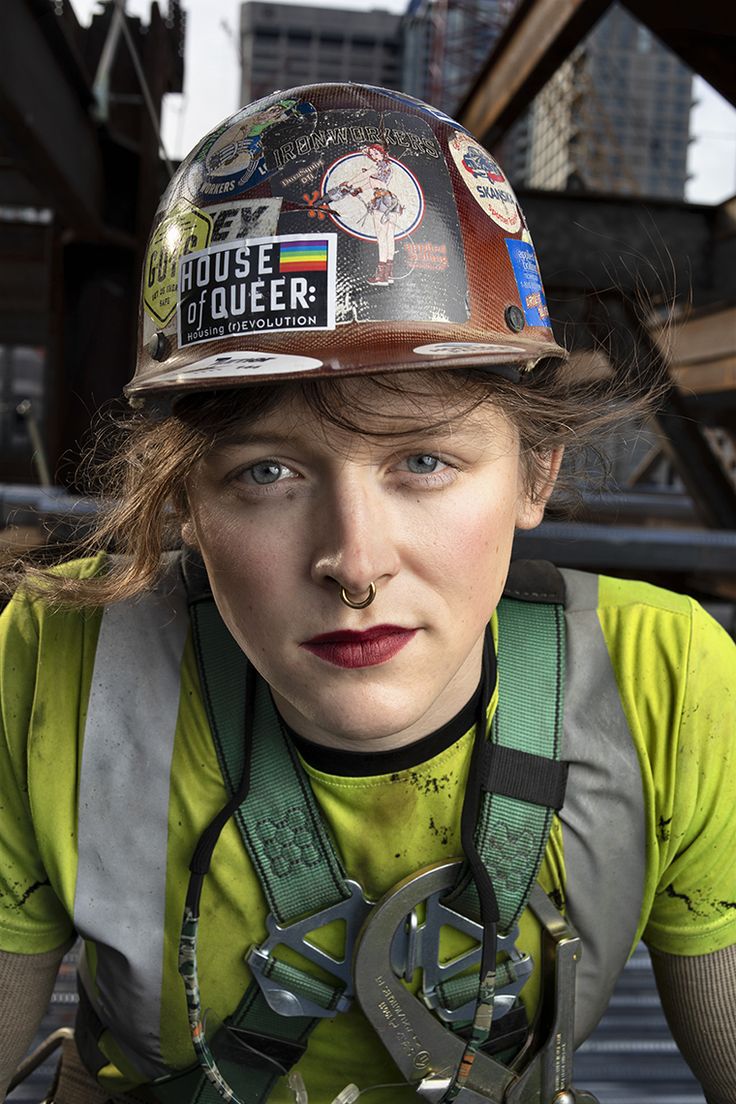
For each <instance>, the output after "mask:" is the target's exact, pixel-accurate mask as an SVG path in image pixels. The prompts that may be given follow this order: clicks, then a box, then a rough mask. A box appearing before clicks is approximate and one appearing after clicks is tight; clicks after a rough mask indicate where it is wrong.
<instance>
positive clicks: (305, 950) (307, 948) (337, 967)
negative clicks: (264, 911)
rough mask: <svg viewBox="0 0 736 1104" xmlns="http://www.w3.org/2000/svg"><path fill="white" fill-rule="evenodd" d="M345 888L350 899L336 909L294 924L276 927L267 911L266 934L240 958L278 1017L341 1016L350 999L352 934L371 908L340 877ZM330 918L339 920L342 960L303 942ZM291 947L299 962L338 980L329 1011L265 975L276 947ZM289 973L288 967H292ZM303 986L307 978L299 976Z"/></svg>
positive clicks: (354, 884)
mask: <svg viewBox="0 0 736 1104" xmlns="http://www.w3.org/2000/svg"><path fill="white" fill-rule="evenodd" d="M345 885H346V886H347V887H348V889H349V890H350V896H349V897H347V898H346V899H345V900H344V901H338V902H337V904H336V905H330V906H329V907H328V908H326V909H322V911H321V912H317V913H315V914H313V915H312V916H307V917H306V918H305V919H304V920H297V921H295V922H294V923H293V924H287V925H285V926H283V927H282V926H281V924H279V923H278V921H277V920H276V917H275V916H274V915H273V913H271V914H269V916H268V917H267V918H266V927H267V928H268V933H269V934H268V936H267V938H266V939H265V940H264V941H263V943H261V945H260V947H252V948H251V949H250V951H248V954H247V956H246V961H247V963H248V965H249V966H250V969H251V971H252V973H253V977H254V978H255V980H256V981H257V982H258V985H259V986H260V989H261V992H262V993H263V996H264V998H265V1000H266V1003H267V1004H268V1006H269V1008H271V1009H273V1011H274V1012H277V1013H278V1014H279V1015H280V1016H309V1017H311V1018H314V1019H331V1018H332V1017H334V1016H336V1015H337V1014H338V1012H347V1010H348V1008H350V1005H351V1004H352V1001H353V997H354V996H355V986H354V982H353V948H354V946H355V941H356V939H357V938H358V934H359V932H360V930H361V928H362V926H363V921H364V920H365V918H366V916H367V915H368V913H369V912H370V910H371V909H372V907H373V904H372V903H371V902H370V901H367V900H366V899H365V897H364V896H363V890H362V888H361V887H360V886H359V885H358V883H357V882H354V881H351V880H349V879H346V881H345ZM333 920H344V921H345V949H344V953H343V957H342V958H334V957H333V956H332V955H330V954H328V953H327V951H323V950H321V949H320V948H319V947H317V946H315V945H314V944H313V943H310V942H309V938H308V937H309V935H310V934H311V933H312V932H314V931H317V930H318V929H319V928H323V927H326V926H327V924H331V923H332V922H333ZM280 945H281V946H284V947H291V949H292V950H294V951H297V952H298V953H299V954H300V955H302V956H303V957H304V958H306V959H308V960H309V961H310V962H313V963H314V964H315V965H316V966H320V967H321V968H322V969H323V970H326V971H327V972H328V973H329V974H331V975H332V976H333V977H335V978H336V979H337V980H338V983H339V984H338V985H337V986H336V987H334V990H333V997H334V1002H333V1003H332V1004H331V1006H330V1007H325V1006H324V1005H321V1004H318V1003H317V1001H315V1000H313V999H312V998H311V997H309V996H308V995H307V993H306V992H304V993H299V992H295V991H294V988H293V979H292V984H291V985H290V986H288V987H287V985H288V983H286V982H284V980H283V979H280V978H276V977H270V976H269V971H270V970H271V969H272V967H273V963H274V961H275V960H274V957H273V954H272V952H273V951H274V949H275V948H276V947H278V946H280ZM292 972H294V971H293V968H292ZM304 977H305V982H306V984H305V988H306V987H307V985H309V983H310V979H309V978H308V976H307V975H306V974H305V975H304Z"/></svg>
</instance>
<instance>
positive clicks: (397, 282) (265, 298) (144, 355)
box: [128, 84, 565, 397]
mask: <svg viewBox="0 0 736 1104" xmlns="http://www.w3.org/2000/svg"><path fill="white" fill-rule="evenodd" d="M564 355H565V354H564V350H562V349H561V348H560V347H559V346H558V345H557V343H556V341H555V338H554V335H553V333H552V328H551V325H550V319H549V314H548V311H547V307H546V302H545V298H544V290H543V287H542V282H541V277H540V273H539V267H538V264H537V259H536V255H535V252H534V246H533V244H532V240H531V235H530V232H529V228H528V227H527V224H526V221H525V219H524V215H523V212H522V210H521V207H520V206H519V203H518V201H517V199H516V196H515V194H514V192H513V188H512V186H511V184H510V183H509V181H508V180H507V179H506V177H505V175H504V173H503V170H502V169H501V167H500V166H499V165H498V163H497V162H496V161H495V160H494V158H493V157H492V156H491V155H490V153H489V152H488V151H487V150H485V149H483V147H482V146H481V145H480V143H479V142H477V141H476V140H475V139H474V138H473V137H472V136H471V135H470V134H468V133H467V132H466V131H465V130H463V128H462V127H460V125H459V124H458V123H456V122H454V121H453V120H452V119H450V118H449V117H448V116H446V115H444V114H443V113H442V112H439V111H436V110H435V109H433V108H430V107H428V106H427V105H425V104H422V103H420V102H419V101H416V100H413V99H412V98H411V97H408V96H405V95H403V94H401V93H398V92H390V91H387V90H385V89H378V88H373V87H369V86H363V85H339V84H324V85H311V86H304V87H300V88H294V89H290V90H288V91H285V92H279V93H277V94H275V95H273V96H270V97H267V98H266V99H263V100H259V101H257V102H256V103H254V104H251V105H249V106H248V107H246V108H243V109H242V110H240V111H239V112H237V113H236V114H235V115H233V116H231V117H230V118H229V119H226V120H225V121H224V122H223V123H222V124H220V126H218V127H216V128H215V129H214V130H213V131H212V132H211V133H210V134H208V135H207V136H206V137H205V138H204V139H203V140H202V141H201V142H200V143H199V145H198V146H197V147H195V149H194V150H193V151H192V153H191V154H190V156H189V157H188V158H187V159H186V160H185V161H184V162H183V163H182V165H181V167H180V168H179V170H178V171H177V173H176V175H175V176H174V178H173V179H172V181H171V184H170V186H169V188H168V189H167V192H166V194H165V195H164V197H163V199H162V202H161V204H160V207H159V211H158V213H157V216H156V220H155V223H154V227H153V230H152V233H151V237H150V240H149V243H148V248H147V253H146V259H145V263H144V270H143V279H142V293H141V310H140V327H139V349H138V366H137V370H136V374H135V377H134V379H133V381H132V382H131V384H130V385H129V387H128V394H129V395H130V396H131V397H135V396H139V395H143V394H145V393H146V392H150V391H152V390H167V389H171V388H173V389H183V388H189V387H196V388H202V387H216V386H223V385H226V386H229V385H232V384H234V383H236V384H237V383H247V382H249V381H256V382H261V381H263V380H269V379H278V378H298V377H300V376H307V375H314V376H327V375H333V374H334V373H341V372H342V373H350V374H355V373H360V372H372V371H379V370H380V371H384V370H390V369H412V368H414V369H416V368H422V367H437V368H440V367H453V366H455V367H458V366H462V365H471V364H474V365H475V364H501V363H509V364H514V365H518V366H520V367H522V368H527V367H531V366H533V365H534V364H535V363H536V362H537V361H538V360H539V359H540V358H542V357H545V356H553V357H562V356H564Z"/></svg>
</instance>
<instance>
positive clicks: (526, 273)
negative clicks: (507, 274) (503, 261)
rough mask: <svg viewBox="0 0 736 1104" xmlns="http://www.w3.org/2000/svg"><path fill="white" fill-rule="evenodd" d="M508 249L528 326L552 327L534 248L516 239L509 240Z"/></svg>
mask: <svg viewBox="0 0 736 1104" xmlns="http://www.w3.org/2000/svg"><path fill="white" fill-rule="evenodd" d="M506 248H507V249H508V251H509V257H510V258H511V265H512V267H513V270H514V279H515V280H516V286H517V288H518V289H519V298H520V299H521V309H522V310H523V311H524V317H525V318H526V320H527V323H528V325H530V326H551V325H552V323H551V322H550V320H549V311H548V310H547V301H546V299H545V298H544V288H543V287H542V277H541V274H540V272H539V264H538V262H537V255H536V253H535V252H534V246H533V245H531V244H530V243H529V242H525V241H518V239H516V238H507V239H506Z"/></svg>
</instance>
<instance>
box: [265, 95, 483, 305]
mask: <svg viewBox="0 0 736 1104" xmlns="http://www.w3.org/2000/svg"><path fill="white" fill-rule="evenodd" d="M286 134H287V128H285V127H284V128H282V129H281V131H276V130H274V131H273V132H269V134H267V135H266V136H265V137H264V143H263V144H264V151H265V160H266V166H267V168H268V169H269V170H271V169H272V170H273V175H272V176H271V188H272V190H273V191H274V192H278V193H280V194H283V197H284V202H283V205H282V208H281V215H280V218H279V229H280V230H281V231H282V232H283V231H285V230H287V229H288V230H293V231H295V232H300V233H301V232H306V231H308V230H311V231H312V232H315V231H318V230H319V228H320V224H322V225H323V226H327V227H330V229H332V228H333V227H336V228H337V230H338V231H339V241H340V251H339V254H338V257H337V306H336V318H337V322H338V324H339V323H342V322H346V323H349V322H404V321H406V322H409V321H412V322H465V321H467V319H468V317H469V309H468V284H467V273H466V268H465V253H464V249H463V241H462V234H461V231H460V224H459V219H458V213H457V207H456V205H455V196H454V193H453V190H452V183H451V181H450V176H449V173H448V169H447V165H446V163H445V158H444V155H443V152H442V149H441V148H440V145H439V143H438V142H437V139H436V138H435V136H434V133H433V131H432V128H431V126H430V125H429V123H428V122H427V121H426V119H422V118H420V117H418V116H415V115H410V114H408V113H407V112H406V111H380V112H379V111H375V110H372V109H367V108H366V109H358V110H354V111H345V110H334V111H320V112H319V114H318V115H317V118H316V121H315V125H314V128H313V130H311V132H310V133H309V134H304V135H302V136H301V137H297V138H296V139H294V140H291V139H290V140H289V141H285V140H284V139H285V136H286ZM318 164H319V165H322V166H323V169H322V175H321V177H319V178H318V179H315V178H314V175H313V174H314V171H315V167H316V166H317V165H318Z"/></svg>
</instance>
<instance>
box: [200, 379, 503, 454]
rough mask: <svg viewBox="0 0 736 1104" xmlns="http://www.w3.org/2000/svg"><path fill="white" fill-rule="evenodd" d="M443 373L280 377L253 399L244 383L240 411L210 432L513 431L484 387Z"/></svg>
mask: <svg viewBox="0 0 736 1104" xmlns="http://www.w3.org/2000/svg"><path fill="white" fill-rule="evenodd" d="M448 375H449V373H437V374H435V373H432V374H429V373H396V374H393V375H391V376H388V375H387V376H383V377H381V376H379V377H360V376H357V377H353V378H349V379H340V380H337V381H330V380H319V381H318V380H315V381H311V382H310V383H309V384H306V385H301V384H298V383H294V384H288V383H284V384H280V385H278V386H277V387H275V388H269V392H268V393H267V394H266V395H263V393H262V394H261V396H260V398H261V401H260V402H256V403H255V404H251V403H249V401H248V395H247V393H244V392H246V391H247V389H245V388H244V389H243V391H242V392H240V393H239V394H238V396H237V400H236V409H237V410H239V411H240V416H239V417H235V418H234V419H232V420H230V424H229V425H228V426H227V428H226V429H224V432H223V433H221V434H219V433H218V434H217V437H218V438H219V440H220V441H222V440H224V439H225V438H227V437H232V436H235V437H237V436H241V435H243V434H244V433H247V434H258V435H259V436H261V435H263V434H265V433H274V434H278V435H279V436H289V435H291V434H298V435H300V436H301V435H303V432H304V430H305V429H306V428H308V430H309V433H310V435H314V436H317V437H319V438H320V439H322V440H325V441H327V442H328V443H330V442H332V441H334V442H335V443H338V442H339V443H342V444H344V443H345V442H348V441H350V440H351V439H354V438H361V439H362V438H371V437H376V438H384V437H385V438H394V437H396V438H401V437H416V436H423V435H437V434H440V433H441V434H443V435H453V436H454V435H459V434H463V435H481V436H493V437H497V436H499V435H500V434H503V435H504V436H508V434H509V433H510V432H511V433H512V434H513V427H512V424H511V422H510V421H509V419H508V418H507V417H506V415H505V414H504V413H503V410H502V409H501V406H500V405H499V403H498V402H497V401H495V400H494V399H493V397H492V395H491V392H490V391H485V390H484V389H483V388H482V387H477V386H468V387H467V388H464V387H463V386H462V385H459V384H458V382H456V381H451V380H449V379H447V376H448ZM443 377H444V378H443ZM264 398H265V399H266V401H265V403H264V402H263V401H262V400H263V399H264Z"/></svg>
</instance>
